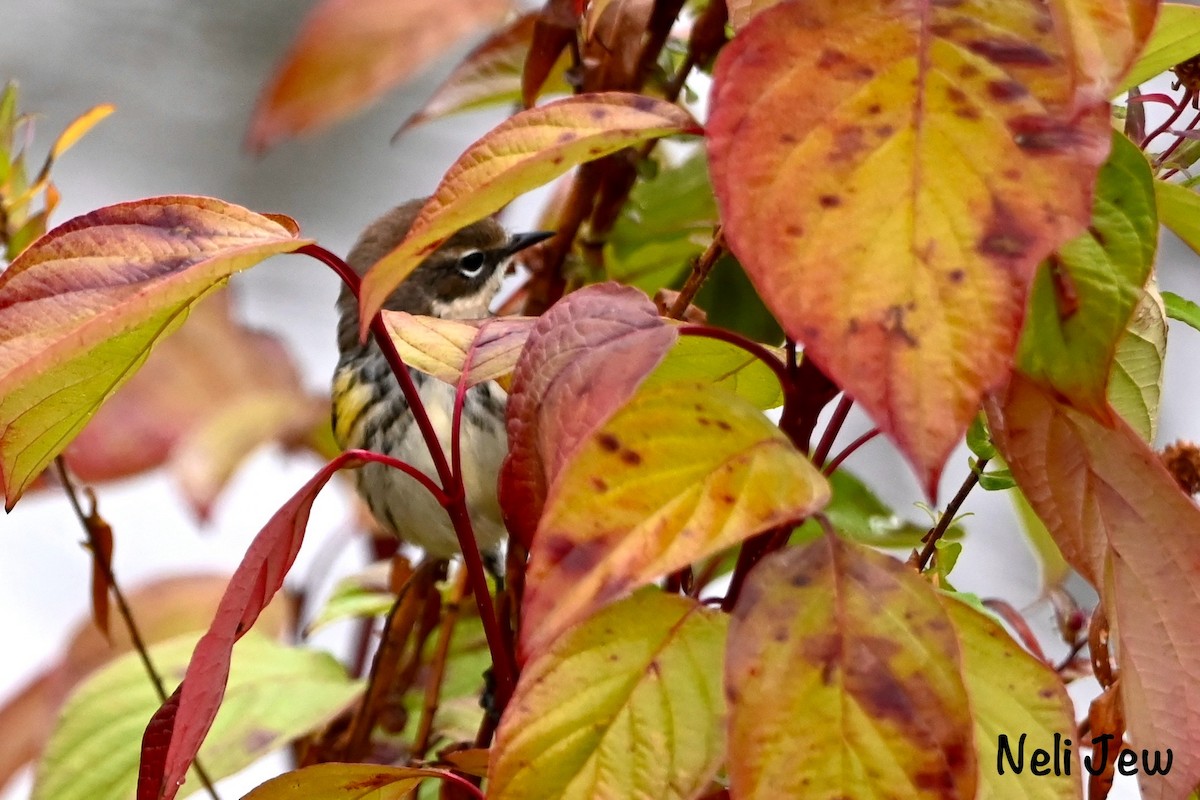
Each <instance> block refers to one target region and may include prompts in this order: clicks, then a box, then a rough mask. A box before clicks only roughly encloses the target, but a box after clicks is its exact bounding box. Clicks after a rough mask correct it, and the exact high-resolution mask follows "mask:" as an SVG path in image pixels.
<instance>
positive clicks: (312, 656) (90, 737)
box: [33, 631, 362, 800]
mask: <svg viewBox="0 0 1200 800" xmlns="http://www.w3.org/2000/svg"><path fill="white" fill-rule="evenodd" d="M196 639H197V636H196V635H195V634H188V635H185V636H180V637H178V638H175V639H171V640H169V641H166V642H162V643H161V644H157V645H154V646H153V647H151V648H150V658H151V660H152V661H153V662H154V664H155V666H156V667H157V668H158V670H159V672H160V673H161V674H163V675H168V676H178V675H182V674H183V671H184V669H185V668H186V667H187V664H188V659H189V657H190V656H191V654H192V648H193V647H194V646H195V644H196ZM171 688H173V687H172V686H169V685H168V686H167V689H168V691H169V690H170V689H171ZM361 691H362V684H361V683H359V682H357V681H354V680H352V679H351V678H349V677H348V676H347V675H346V671H345V669H344V668H343V667H342V666H341V665H340V664H339V663H338V662H337V661H336V660H335V659H334V658H333V657H332V656H330V655H328V654H326V653H321V652H317V651H312V650H303V649H299V648H294V647H287V646H285V645H282V644H279V643H277V642H274V641H272V640H271V639H268V638H266V637H264V636H262V635H261V634H259V633H256V632H254V631H251V632H250V633H248V634H247V635H246V636H245V637H244V638H243V639H242V641H241V642H239V643H238V646H237V647H236V648H235V650H234V655H233V671H232V673H231V675H230V680H229V686H228V688H227V689H226V691H225V699H224V701H223V703H222V705H221V711H220V713H219V714H218V715H217V719H216V721H215V723H214V724H213V727H212V729H211V731H210V733H209V735H208V739H207V740H206V741H205V743H204V746H203V747H202V748H201V750H200V758H201V759H202V761H203V763H204V767H205V769H206V771H207V772H208V773H209V775H210V776H211V777H212V778H214V779H218V778H223V777H225V776H226V775H231V774H232V773H234V772H237V771H238V770H240V769H242V768H243V767H245V766H248V765H249V764H252V763H253V762H254V761H256V760H257V759H259V758H261V757H262V756H263V755H265V754H266V753H269V752H271V751H272V750H274V749H276V748H278V747H281V746H282V745H284V744H286V743H287V742H289V741H291V740H292V739H294V738H295V737H297V736H299V735H301V734H303V733H305V732H307V731H310V730H312V729H313V728H315V727H318V726H320V725H321V724H323V723H324V722H326V721H328V720H329V719H331V718H332V717H333V716H335V715H336V714H338V713H340V712H341V711H342V710H343V709H345V708H346V707H347V706H348V705H349V704H350V703H351V702H353V700H354V699H355V698H356V697H357V696H358V694H359V693H360V692H361ZM158 706H159V700H158V696H157V695H156V694H155V692H154V688H153V686H152V685H151V684H150V681H149V679H148V678H147V677H146V671H145V668H144V667H143V666H142V663H141V661H140V659H139V657H138V655H137V654H136V653H128V654H126V655H124V656H122V657H121V658H119V659H117V660H116V661H113V662H112V663H110V664H109V665H107V666H105V667H104V668H102V669H101V670H99V671H97V672H95V673H93V674H92V675H91V677H89V678H88V679H87V680H86V681H85V682H84V683H83V684H82V685H81V686H80V687H79V689H78V690H77V691H76V693H75V694H74V695H73V696H72V698H71V699H70V700H69V701H68V702H67V705H66V707H65V708H64V710H63V713H62V716H61V717H60V719H59V721H58V724H57V726H56V728H55V730H54V733H53V734H51V736H50V741H49V743H48V744H47V746H46V750H45V754H44V755H43V757H42V761H41V763H40V764H39V765H38V770H37V776H36V779H35V783H34V789H33V800H128V798H129V797H131V796H132V795H133V791H134V786H135V784H136V783H137V772H138V757H139V754H140V751H141V740H142V731H143V729H144V727H145V725H146V720H147V719H149V718H150V716H151V715H152V714H153V713H154V712H155V710H156V709H157V708H158ZM199 788H200V785H199V782H198V781H195V780H193V781H189V782H188V784H186V785H185V787H184V789H183V790H182V792H181V796H182V795H184V794H188V793H189V792H192V791H195V790H196V789H199Z"/></svg>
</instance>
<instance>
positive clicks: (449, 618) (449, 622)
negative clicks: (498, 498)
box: [412, 570, 469, 759]
mask: <svg viewBox="0 0 1200 800" xmlns="http://www.w3.org/2000/svg"><path fill="white" fill-rule="evenodd" d="M468 586H469V584H468V582H467V573H466V571H465V570H461V571H459V573H458V575H456V576H455V578H454V588H453V589H452V590H451V592H450V600H449V602H447V603H446V604H445V605H443V606H442V610H443V613H442V624H441V628H440V629H439V630H438V639H437V644H436V645H435V646H434V651H433V659H432V660H431V661H430V664H429V678H428V679H427V680H426V683H425V699H424V702H423V703H422V704H421V719H420V721H419V722H418V723H417V735H416V737H415V738H414V739H413V750H412V754H413V758H417V759H420V758H424V757H425V751H426V750H428V749H429V736H430V734H431V733H432V732H433V718H434V716H436V715H437V710H438V702H439V700H440V698H441V693H442V681H443V680H444V679H445V677H446V661H447V659H448V658H449V655H450V642H451V640H452V638H453V636H454V626H455V625H456V624H457V623H458V614H459V611H460V609H461V608H462V601H463V598H464V597H466V594H467V588H468Z"/></svg>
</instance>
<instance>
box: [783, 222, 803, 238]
mask: <svg viewBox="0 0 1200 800" xmlns="http://www.w3.org/2000/svg"><path fill="white" fill-rule="evenodd" d="M783 232H784V233H786V234H787V235H788V236H790V237H792V238H793V239H799V238H800V237H801V236H803V235H804V228H802V227H800V226H799V225H796V224H795V223H788V224H787V225H786V226H784V228H783Z"/></svg>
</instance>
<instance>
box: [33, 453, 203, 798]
mask: <svg viewBox="0 0 1200 800" xmlns="http://www.w3.org/2000/svg"><path fill="white" fill-rule="evenodd" d="M54 465H55V467H56V468H57V469H58V478H59V480H60V481H61V482H62V486H63V490H64V491H65V492H66V494H67V499H68V500H70V501H71V508H72V509H73V510H74V512H75V516H76V518H78V519H79V523H80V524H81V525H82V526H83V530H84V533H85V534H86V535H87V537H88V547H89V548H91V549H92V552H93V559H94V560H95V563H96V564H98V565H99V566H100V569H101V571H102V572H103V573H104V580H105V582H106V583H107V584H108V590H109V591H110V592H112V596H113V599H114V600H116V601H117V610H118V611H119V612H120V614H121V619H122V620H123V621H124V623H125V630H126V631H128V632H129V641H130V642H131V643H132V644H133V649H134V650H135V651H137V654H138V658H139V659H140V660H141V662H142V667H143V668H144V669H145V670H146V674H147V675H148V676H150V683H151V684H153V685H154V692H155V694H157V695H158V701H159V703H165V702H167V697H168V696H169V695H168V693H167V690H166V686H165V685H164V684H163V679H162V676H161V675H159V674H158V670H157V669H155V667H154V662H153V661H151V660H150V651H149V649H148V648H147V647H146V640H145V639H144V638H142V632H141V630H140V629H139V628H138V626H137V621H136V620H135V619H134V618H133V609H132V608H131V607H130V605H129V603H128V601H127V600H126V599H125V593H124V592H122V591H121V587H120V585H119V584H118V583H117V576H116V574H115V573H114V572H113V569H112V565H111V564H110V563H108V562H107V561H105V560H104V559H100V558H96V556H95V553H96V546H97V545H96V525H97V524H98V523H100V519H99V516H98V514H97V513H96V499H95V497H92V508H91V511H88V512H84V510H83V506H82V505H81V504H80V502H79V495H78V491H77V490H76V488H75V484H74V482H73V481H72V480H71V475H70V473H69V472H68V470H67V465H66V462H65V461H63V458H62V456H58V457H57V458H55V459H54ZM192 769H194V770H195V771H196V777H198V778H199V779H200V783H201V785H203V786H204V790H205V791H206V792H208V794H209V796H210V797H212V798H213V800H221V798H220V795H218V794H217V790H216V787H215V786H214V785H213V781H212V779H211V778H210V777H209V776H208V773H207V772H206V771H205V769H204V767H203V766H201V764H200V760H199V758H196V759H193V760H192Z"/></svg>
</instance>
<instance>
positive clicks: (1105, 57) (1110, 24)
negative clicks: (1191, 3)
mask: <svg viewBox="0 0 1200 800" xmlns="http://www.w3.org/2000/svg"><path fill="white" fill-rule="evenodd" d="M1158 6H1159V0H1050V2H1049V7H1050V12H1051V14H1052V15H1053V16H1054V18H1055V20H1056V21H1057V22H1059V24H1060V25H1062V26H1063V34H1062V35H1063V36H1064V37H1065V38H1067V39H1068V40H1069V41H1070V43H1071V46H1070V53H1071V61H1070V63H1071V67H1072V69H1073V70H1074V79H1075V91H1076V93H1077V96H1078V97H1079V99H1080V102H1081V103H1084V104H1086V103H1103V102H1105V101H1107V100H1108V99H1109V98H1110V97H1112V95H1113V90H1114V89H1115V88H1116V87H1117V85H1118V83H1119V81H1120V79H1121V78H1122V77H1124V75H1125V73H1126V72H1128V71H1129V67H1130V66H1131V65H1132V64H1133V61H1134V59H1135V58H1136V57H1137V55H1138V53H1140V52H1141V50H1142V46H1143V45H1145V44H1146V40H1147V39H1149V38H1150V32H1151V30H1152V29H1153V28H1154V20H1155V17H1156V16H1157V15H1158Z"/></svg>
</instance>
